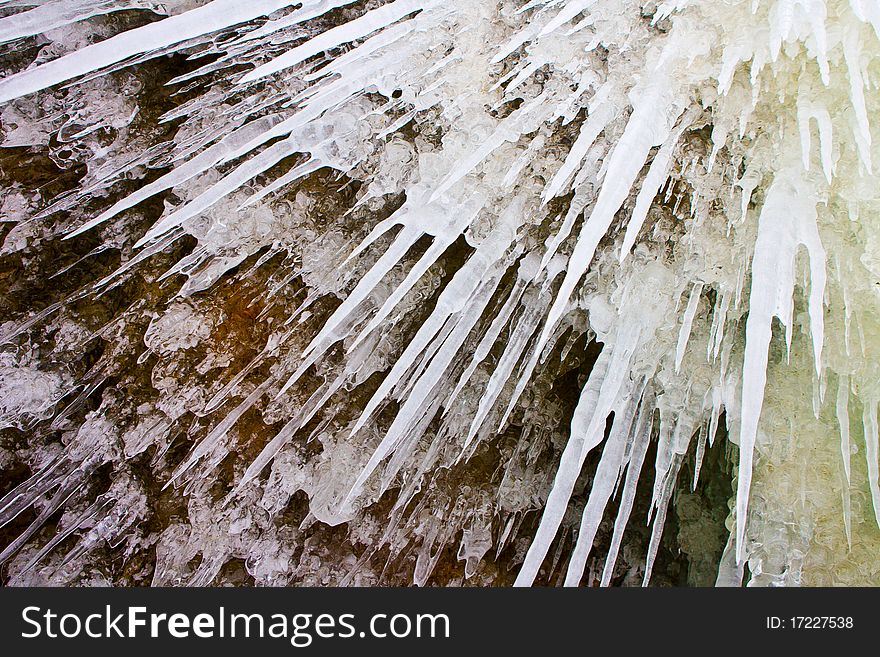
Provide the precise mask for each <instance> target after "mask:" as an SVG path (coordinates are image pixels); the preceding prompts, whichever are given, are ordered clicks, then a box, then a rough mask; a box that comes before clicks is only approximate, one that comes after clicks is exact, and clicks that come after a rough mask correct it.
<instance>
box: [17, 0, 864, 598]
mask: <svg viewBox="0 0 880 657" xmlns="http://www.w3.org/2000/svg"><path fill="white" fill-rule="evenodd" d="M0 12H2V17H0V41H2V42H3V43H2V45H0V49H2V50H0V52H2V55H3V57H2V60H0V61H2V66H4V67H5V69H4V73H5V75H4V76H3V77H2V78H0V101H2V103H3V104H2V105H0V122H2V143H0V145H2V147H3V149H4V150H3V153H2V158H0V176H2V182H3V185H2V192H0V193H2V198H0V208H2V212H3V220H4V222H5V224H4V227H5V228H4V232H3V233H2V238H3V245H2V249H0V257H2V268H0V285H2V286H3V289H4V297H3V299H4V300H3V302H2V303H3V305H4V321H3V323H2V324H0V342H2V352H0V439H2V443H0V450H2V451H0V465H2V467H3V469H4V472H6V473H8V477H6V480H7V481H10V482H12V483H14V484H15V487H14V488H11V489H10V490H8V491H6V497H5V499H4V500H3V502H2V503H0V523H2V525H3V526H4V527H5V529H4V534H3V542H4V544H5V547H4V548H3V552H2V554H0V561H4V562H5V563H6V564H7V565H6V571H5V572H6V578H7V581H9V582H10V583H71V582H78V583H88V584H92V583H100V582H114V583H121V584H138V583H154V584H207V583H212V582H215V583H216V582H224V583H233V584H243V583H246V582H256V583H259V584H288V583H293V584H346V583H358V584H374V583H383V584H392V583H393V584H406V583H413V582H414V583H416V584H418V585H423V584H426V583H437V584H459V583H463V582H466V583H472V584H490V583H496V584H520V585H529V584H532V583H535V582H540V583H553V584H556V583H559V584H567V585H578V584H594V583H598V584H603V585H609V584H627V585H628V584H647V583H649V582H654V583H666V584H680V583H686V582H690V583H693V584H700V583H702V584H705V583H712V582H713V581H717V582H718V583H719V584H726V585H729V584H734V585H735V584H740V583H743V582H745V581H748V582H749V583H751V584H762V585H764V584H765V585H796V584H869V583H873V584H877V583H880V561H878V560H877V557H876V555H877V554H878V548H880V528H878V526H880V465H878V428H877V427H878V423H877V404H878V402H880V384H878V381H880V371H878V370H880V362H878V360H877V357H876V355H875V354H876V353H880V350H878V346H880V294H878V287H877V272H878V271H880V255H878V254H880V247H878V244H880V221H878V216H877V212H878V207H880V204H878V201H880V192H878V190H880V184H878V183H880V180H878V175H877V173H876V172H875V166H876V163H877V162H880V146H878V144H880V135H878V134H877V126H878V125H880V97H878V95H877V94H876V93H874V90H875V89H876V87H877V85H878V84H880V80H878V79H876V76H877V73H878V70H880V69H878V62H880V9H878V6H877V4H876V3H875V2H869V1H868V0H824V1H823V0H811V1H800V2H792V1H790V0H728V1H726V2H723V3H707V2H701V1H698V0H675V1H669V2H663V3H654V2H643V1H640V0H565V1H563V2H559V1H558V0H552V1H551V0H531V1H526V0H522V1H517V2H514V1H509V0H475V1H472V2H458V3H450V2H440V1H435V0H386V1H383V0H298V1H297V2H287V1H281V0H251V1H249V2H246V3H244V2H238V1H233V0H201V1H190V0H187V1H176V2H164V3H158V2H146V1H144V0H112V1H111V0H106V1H102V2H83V1H81V0H53V1H52V2H46V3H41V4H39V5H35V6H30V5H26V6H20V5H19V3H16V2H0ZM27 518H31V520H27ZM59 518H60V519H59ZM646 518H647V520H648V526H647V527H645V526H644V520H645V519H646ZM630 520H633V522H630ZM13 521H15V522H13ZM22 528H24V529H22ZM119 556H122V557H124V558H123V559H119V558H118V557H119ZM120 563H121V564H124V565H123V566H119V565H118V564H120ZM114 564H115V565H114Z"/></svg>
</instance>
